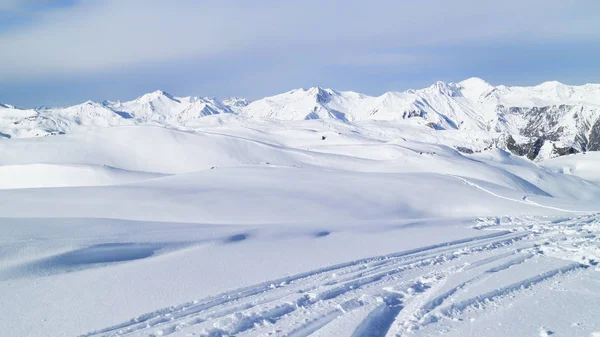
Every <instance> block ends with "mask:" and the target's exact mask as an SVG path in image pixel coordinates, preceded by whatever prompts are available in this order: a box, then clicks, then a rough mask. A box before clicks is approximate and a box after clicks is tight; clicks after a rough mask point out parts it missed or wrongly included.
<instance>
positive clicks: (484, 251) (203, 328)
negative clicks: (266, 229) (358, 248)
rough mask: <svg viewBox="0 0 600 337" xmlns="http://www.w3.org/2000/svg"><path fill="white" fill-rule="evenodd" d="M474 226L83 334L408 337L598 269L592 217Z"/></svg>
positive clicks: (597, 223)
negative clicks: (442, 239)
mask: <svg viewBox="0 0 600 337" xmlns="http://www.w3.org/2000/svg"><path fill="white" fill-rule="evenodd" d="M478 222H479V224H478V225H477V226H475V228H479V229H482V231H481V233H482V235H481V236H477V237H474V238H469V239H464V240H458V241H452V242H447V243H444V244H439V245H434V246H429V247H423V248H420V249H414V250H410V251H404V252H398V253H395V254H390V255H385V256H378V257H370V258H365V259H361V260H355V261H351V262H347V263H343V264H338V265H334V266H330V267H326V268H321V269H317V270H314V271H310V272H306V273H302V274H298V275H294V276H289V277H284V278H281V279H278V280H273V281H270V282H265V283H262V284H258V285H255V286H251V287H247V288H243V289H237V290H234V291H230V292H227V293H223V294H220V295H217V296H214V297H211V298H207V299H204V300H200V301H193V302H189V303H185V304H182V305H179V306H173V307H170V308H165V309H162V310H158V311H155V312H152V313H148V314H145V315H141V316H139V317H136V318H134V319H131V320H129V321H126V322H124V323H121V324H118V325H115V326H112V327H108V328H106V329H102V330H98V331H94V332H90V333H87V334H85V335H82V336H87V337H92V336H94V337H99V336H130V337H133V336H154V337H156V336H213V337H216V336H232V335H235V336H288V337H301V336H314V337H318V336H336V335H338V336H346V335H347V336H352V337H384V336H388V337H391V336H405V335H406V334H409V333H411V332H414V331H417V330H421V329H427V328H428V327H429V326H432V325H435V324H436V323H438V322H441V321H449V320H453V321H455V320H457V319H458V318H460V315H461V313H462V312H464V311H465V310H485V307H486V305H488V304H489V303H490V302H493V301H495V300H496V299H499V298H503V299H508V300H510V298H512V297H514V296H519V294H520V293H522V292H530V291H534V289H535V288H536V287H538V286H540V287H543V286H544V283H545V282H546V281H548V280H551V279H554V278H565V277H571V275H573V273H576V272H577V271H578V270H579V271H585V270H586V269H587V268H594V267H595V266H596V265H597V264H598V261H600V258H599V257H598V256H599V255H600V239H599V238H598V237H599V236H600V235H597V234H600V220H599V217H598V215H597V214H592V215H580V216H578V217H576V218H572V219H548V218H513V219H509V221H506V219H503V220H501V219H498V218H489V219H488V218H482V219H479V220H478ZM582 256H583V257H584V258H582Z"/></svg>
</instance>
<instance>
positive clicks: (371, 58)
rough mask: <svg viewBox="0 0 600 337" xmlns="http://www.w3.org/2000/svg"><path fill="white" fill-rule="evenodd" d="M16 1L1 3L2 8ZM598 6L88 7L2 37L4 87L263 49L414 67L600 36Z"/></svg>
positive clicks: (311, 2) (114, 3)
mask: <svg viewBox="0 0 600 337" xmlns="http://www.w3.org/2000/svg"><path fill="white" fill-rule="evenodd" d="M42 2H43V1H42ZM15 3H17V1H14V0H0V9H1V8H10V7H11V6H13V7H14V6H15ZM598 9H600V3H598V2H597V1H595V0H592V1H580V2H577V3H576V4H571V3H570V2H565V1H559V0H546V1H542V0H529V1H517V0H506V1H497V2H494V3H492V2H488V1H477V0H455V1H452V2H448V1H443V0H438V1H434V0H430V1H400V0H389V1H371V2H367V3H365V2H364V1H355V0H348V1H316V0H304V1H294V2H290V1H276V0H272V1H267V0H257V1H242V0H237V1H236V0H230V1H227V0H221V1H216V0H206V1H193V0H171V1H161V0H106V1H100V0H88V1H82V2H79V3H78V4H77V5H76V6H72V7H68V8H62V9H60V10H55V11H49V12H45V13H41V14H39V13H38V15H37V16H36V18H37V19H36V21H35V23H34V24H33V25H30V26H22V27H20V28H19V29H14V28H13V29H11V30H9V31H6V32H4V33H2V32H0V46H3V48H2V52H0V80H4V81H10V80H11V79H12V80H14V79H16V78H22V77H28V78H32V77H33V78H35V77H50V76H61V75H62V74H80V73H85V72H97V71H103V70H114V69H119V68H127V67H131V66H137V65H148V64H154V63H161V62H177V61H179V60H183V59H191V58H197V59H202V58H206V57H211V58H214V57H219V56H221V55H229V54H232V53H234V54H235V53H237V54H243V53H249V52H252V51H255V50H263V51H268V52H271V53H276V54H280V55H281V57H286V53H291V52H293V53H306V54H310V53H313V52H315V51H318V52H319V53H321V52H323V53H324V54H333V55H344V58H345V59H346V60H347V61H346V62H349V63H352V62H356V63H359V64H362V63H365V62H367V63H368V62H375V63H390V64H391V63H395V62H414V61H415V60H416V59H418V58H417V57H416V56H414V55H410V54H406V53H404V54H403V53H402V51H401V50H402V48H412V47H435V46H441V45H443V46H446V47H448V46H453V45H461V44H468V43H471V44H472V43H493V42H494V41H510V40H521V41H540V40H541V41H544V40H548V39H556V40H560V39H573V38H594V39H596V38H599V37H600V23H598V20H597V17H596V15H595V14H594V13H597V12H598V11H597V10H598ZM385 49H394V51H393V52H386V51H385ZM380 50H384V51H383V52H379V51H380ZM398 50H400V52H398ZM395 55H402V56H401V57H396V56H395ZM299 56H300V57H299ZM294 58H299V59H301V55H294Z"/></svg>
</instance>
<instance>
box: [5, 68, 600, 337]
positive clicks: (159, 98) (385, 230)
mask: <svg viewBox="0 0 600 337" xmlns="http://www.w3.org/2000/svg"><path fill="white" fill-rule="evenodd" d="M490 90H494V89H493V88H491V86H489V85H487V84H486V83H483V82H482V81H480V80H476V79H471V80H468V81H466V82H461V84H453V85H443V84H441V83H440V84H437V85H436V86H434V87H432V88H428V89H425V91H424V92H423V93H414V92H408V93H405V94H402V95H406V97H408V96H410V97H413V96H411V95H416V96H419V95H425V94H427V93H429V94H430V95H433V96H435V95H438V94H437V93H436V92H445V93H444V95H446V96H447V97H455V98H457V99H453V100H450V99H446V98H444V99H440V101H434V100H433V98H432V97H433V96H431V97H430V98H431V105H432V106H433V105H436V104H440V106H442V105H444V104H448V106H451V105H452V106H454V105H457V104H459V103H457V102H463V103H464V102H467V101H474V100H476V99H475V97H481V96H482V95H484V94H485V93H486V92H488V91H490ZM536 90H537V89H536ZM544 90H545V89H544ZM544 90H541V91H540V92H541V93H539V94H537V95H538V96H539V97H538V96H536V97H538V98H539V99H542V98H543V99H548V100H549V99H550V98H548V97H550V96H548V95H550V94H548V93H547V91H544ZM561 90H562V89H561ZM517 91H518V90H517V89H515V92H517ZM536 92H537V91H536ZM561 92H562V91H561ZM312 94H316V95H317V96H319V95H321V96H322V97H321V98H318V97H317V100H320V101H321V102H320V103H319V104H320V107H317V110H316V112H315V113H316V114H317V115H318V117H319V118H317V119H308V120H306V119H304V118H302V113H303V111H304V110H302V111H301V110H292V109H291V108H290V106H292V105H294V104H296V98H297V99H298V100H301V101H303V102H312V101H311V100H312V98H311V100H304V98H303V97H305V96H306V95H307V91H306V90H305V91H299V92H297V93H295V94H294V95H297V96H298V97H296V96H294V97H296V98H294V100H290V101H289V102H288V103H286V104H285V106H284V105H276V103H273V102H271V103H269V104H270V105H269V104H267V105H268V106H272V107H273V109H274V110H273V111H274V112H278V111H279V112H281V111H288V112H290V113H291V112H293V113H294V114H296V113H297V115H294V116H297V117H298V118H288V119H293V120H283V119H277V118H272V117H276V116H269V117H270V118H265V117H262V116H261V117H258V116H244V114H245V113H247V112H248V111H251V110H252V109H255V108H254V107H253V106H252V105H253V104H254V105H255V106H257V105H256V104H257V103H256V102H254V103H250V104H249V105H248V106H247V107H246V102H244V101H243V100H239V99H232V100H229V101H228V104H223V106H225V108H228V109H230V110H231V111H229V112H226V113H218V114H210V113H208V110H205V109H208V108H207V107H208V106H210V104H213V103H210V101H209V100H204V99H203V100H196V101H195V102H199V103H198V105H197V106H196V108H195V109H196V110H188V112H189V114H177V115H176V116H179V117H181V119H178V118H179V117H173V116H174V115H172V114H171V113H170V112H169V111H173V109H175V110H177V109H179V108H181V107H182V106H186V105H187V103H189V102H191V101H193V100H194V99H192V98H190V99H189V102H188V100H186V99H182V98H177V97H172V96H170V95H168V94H166V93H163V92H157V93H153V94H152V95H149V96H146V97H144V96H143V97H141V98H139V99H137V100H136V102H133V103H131V102H123V103H110V102H105V103H102V104H99V105H95V104H94V103H90V106H92V107H93V108H94V109H95V111H96V112H97V114H96V115H93V116H91V115H87V114H78V113H79V112H81V111H84V110H85V109H87V105H86V106H84V108H85V109H83V108H82V109H83V110H77V109H75V110H73V111H71V112H69V113H65V114H63V115H61V116H63V117H61V118H62V119H61V118H58V117H56V116H58V115H57V114H56V113H55V112H53V111H50V110H44V111H42V110H29V111H27V114H29V116H30V117H33V118H30V119H27V123H34V124H35V123H37V122H39V121H42V119H39V118H40V117H39V116H41V115H44V116H46V117H47V119H43V121H44V122H43V123H49V124H43V125H44V126H43V127H40V130H42V129H43V130H46V131H47V132H48V134H50V133H52V132H55V131H56V130H55V131H51V129H47V128H46V127H49V125H63V126H64V127H65V129H64V130H66V132H65V133H66V134H60V135H52V136H49V137H20V136H19V135H25V133H23V134H19V133H18V132H25V131H26V130H29V131H27V132H37V131H35V128H33V129H26V128H25V129H19V130H20V131H18V132H16V131H15V132H13V131H14V130H13V131H10V132H12V133H11V135H13V136H14V137H12V138H9V139H3V140H2V141H0V214H1V216H2V217H1V218H0V243H1V244H0V302H1V303H2V305H1V306H0V327H1V328H2V333H3V335H4V336H44V337H48V336H50V337H52V336H166V335H170V336H190V335H192V336H211V337H215V336H232V335H236V336H265V335H270V336H354V337H366V336H439V335H449V336H468V335H469V334H471V335H486V336H505V335H506V334H507V333H510V334H511V335H515V336H531V335H533V336H535V335H544V334H545V335H552V334H556V336H560V335H563V336H593V334H595V333H598V332H600V319H599V317H600V315H598V314H597V313H598V312H599V310H600V307H599V306H598V296H597V291H595V289H597V287H598V275H599V274H598V273H599V272H600V271H599V269H598V261H600V242H599V240H598V238H599V237H600V227H599V224H600V217H599V215H598V214H600V206H599V205H600V203H599V202H598V201H599V200H600V184H598V180H597V179H598V177H597V174H596V172H597V170H596V168H597V165H596V163H597V162H598V160H600V158H597V157H598V156H596V153H594V152H587V153H585V154H577V155H569V156H562V157H560V158H555V159H551V160H546V161H541V162H533V161H531V160H529V159H527V158H523V157H522V156H517V155H514V154H511V153H510V152H509V151H506V150H503V149H501V148H499V147H496V146H495V145H497V142H496V141H497V140H496V139H494V137H493V136H492V134H491V133H490V132H489V131H488V130H487V129H481V128H479V125H480V123H482V122H485V120H486V118H487V117H486V116H485V115H482V114H474V113H472V112H473V111H471V110H468V109H467V108H464V110H460V113H459V110H458V108H457V109H456V110H455V112H456V116H462V117H460V118H464V119H463V120H464V121H465V122H464V123H462V124H460V123H458V124H456V125H457V126H458V128H457V129H453V128H448V129H446V130H440V128H439V127H431V126H427V125H426V124H424V123H425V122H429V121H428V120H427V119H425V118H424V117H411V118H409V119H407V120H402V119H400V120H375V119H363V120H358V119H351V118H350V117H349V116H358V115H355V113H356V114H358V111H361V110H360V109H361V108H359V104H357V105H356V110H352V109H354V108H352V109H350V110H344V109H342V108H343V107H344V106H347V105H346V104H349V103H348V102H349V101H351V100H368V98H367V97H365V96H364V95H359V94H345V93H338V92H335V91H328V90H316V93H312ZM312 94H311V95H312ZM429 94H428V95H429ZM338 95H339V96H340V97H341V96H343V99H342V98H340V97H337V96H338ZM402 95H400V98H398V97H390V98H389V99H390V100H391V101H395V100H396V99H401V100H404V99H405V98H406V97H405V96H402ZM440 95H441V94H440ZM459 95H461V96H459ZM561 95H562V96H560V99H563V98H565V97H566V96H564V95H563V94H561ZM419 97H420V96H419ZM569 97H571V98H569V99H572V100H576V99H581V100H583V99H584V97H583V96H581V97H580V96H576V95H571V96H569ZM458 98H460V99H458ZM585 99H586V100H591V99H590V98H585ZM278 100H279V99H278ZM209 103H210V104H209ZM484 103H485V102H483V103H481V104H484ZM203 104H205V105H204V106H201V105H203ZM217 104H221V103H219V102H217V101H215V102H214V106H217ZM265 104H266V103H265ZM303 104H304V103H303ZM307 104H308V103H307ZM382 104H384V103H382ZM394 104H396V103H394ZM394 104H391V105H389V106H392V105H394ZM461 104H462V103H461ZM465 104H466V103H465ZM117 105H118V106H119V107H120V108H119V109H118V111H117V110H113V107H114V106H117ZM267 105H265V106H267ZM382 106H383V105H382ZM465 106H466V105H465ZM150 107H152V109H154V110H153V112H152V113H150V114H148V115H144V114H143V111H147V109H150ZM225 108H223V109H225ZM288 108H289V109H288ZM0 109H5V110H10V113H11V114H12V113H16V114H17V115H18V113H20V112H17V110H16V109H15V108H13V107H10V106H6V105H5V106H3V107H1V108H0ZM136 109H140V110H139V111H141V112H135V111H134V110H136ZM211 109H212V108H211ZM214 109H215V111H216V108H214ZM265 109H267V108H265ZM286 109H288V110H286ZM381 109H383V108H381ZM461 109H462V108H461ZM127 110H129V112H128V111H127ZM259 110H260V109H259ZM111 111H113V112H111ZM181 111H183V110H181ZM379 111H380V112H382V113H383V110H379ZM286 113H287V112H286ZM338 113H343V114H344V116H346V120H343V119H342V118H339V117H340V115H336V114H338ZM389 113H390V114H391V113H392V110H389ZM11 116H12V117H10V120H15V118H16V119H18V118H19V117H18V116H17V117H14V115H11ZM36 116H38V117H36ZM73 116H77V117H73ZM336 116H337V117H336ZM440 116H441V115H440ZM445 116H446V115H445ZM456 116H455V117H456ZM478 116H479V117H478ZM482 116H483V117H482ZM446 117H447V116H446ZM480 117H481V118H480ZM3 118H4V117H3ZM7 118H8V117H7ZM75 118H79V121H80V122H81V124H77V123H75V124H70V122H65V121H69V120H71V119H73V120H75ZM87 118H90V119H87ZM96 118H97V119H96ZM440 118H442V117H440ZM453 118H454V117H453ZM456 118H457V119H456V120H458V119H460V118H459V117H456ZM92 120H93V121H95V122H93V123H92V122H90V121H92ZM177 120H181V121H183V120H185V121H186V122H185V123H184V122H176V121H177ZM411 120H412V121H411ZM419 120H420V121H419ZM99 121H106V122H107V124H100V122H99ZM415 121H417V122H415ZM63 122H64V124H61V123H63ZM421 122H422V123H421ZM438 122H439V123H438ZM438 122H435V123H437V125H438V126H444V125H446V124H443V123H445V122H447V120H446V119H443V118H442V119H440V120H438ZM20 123H25V121H22V122H20ZM52 123H54V124H52ZM183 124H185V125H183ZM17 125H21V124H17ZM32 125H33V124H32ZM36 125H38V124H36ZM39 125H42V124H39ZM39 125H38V126H39ZM75 125H79V126H75ZM449 125H450V124H448V126H449ZM67 126H68V127H67ZM467 126H468V127H473V128H474V129H472V130H470V131H469V132H463V131H464V130H466V128H467ZM36 127H37V126H36ZM462 127H464V128H465V129H463V128H462ZM3 130H4V129H3ZM32 130H33V131H32ZM2 132H4V131H2ZM465 148H468V149H471V150H475V151H473V152H474V153H467V152H469V151H466V150H465ZM459 150H460V151H459ZM557 307H558V308H561V310H557V309H556V308H557Z"/></svg>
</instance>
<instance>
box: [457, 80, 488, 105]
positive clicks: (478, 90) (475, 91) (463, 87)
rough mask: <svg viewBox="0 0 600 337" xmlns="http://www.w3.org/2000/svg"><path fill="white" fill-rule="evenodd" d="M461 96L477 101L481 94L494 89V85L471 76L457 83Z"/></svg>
mask: <svg viewBox="0 0 600 337" xmlns="http://www.w3.org/2000/svg"><path fill="white" fill-rule="evenodd" d="M457 85H458V87H459V88H460V91H461V93H462V96H464V97H466V98H468V99H471V100H473V101H478V100H479V99H480V97H481V96H483V95H485V94H486V93H489V92H490V91H492V90H493V89H494V86H492V85H491V84H489V83H488V82H486V81H484V80H482V79H481V78H478V77H471V78H468V79H466V80H464V81H460V82H458V83H457Z"/></svg>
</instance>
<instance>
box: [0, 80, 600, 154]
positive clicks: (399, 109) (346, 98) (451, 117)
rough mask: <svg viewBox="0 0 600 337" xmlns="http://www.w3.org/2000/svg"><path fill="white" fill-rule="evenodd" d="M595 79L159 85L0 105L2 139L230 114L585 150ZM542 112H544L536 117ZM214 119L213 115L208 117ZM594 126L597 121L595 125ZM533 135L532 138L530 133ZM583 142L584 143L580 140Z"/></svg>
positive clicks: (179, 123)
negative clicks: (375, 85)
mask: <svg viewBox="0 0 600 337" xmlns="http://www.w3.org/2000/svg"><path fill="white" fill-rule="evenodd" d="M598 97H600V85H596V84H586V85H583V86H568V85H565V84H561V83H558V82H545V83H542V84H540V85H537V86H532V87H506V86H502V85H500V86H493V85H491V84H489V83H487V82H485V81H484V80H482V79H479V78H469V79H466V80H464V81H461V82H458V83H445V82H441V81H438V82H436V83H434V84H433V85H431V86H430V87H428V88H424V89H420V90H407V91H405V92H386V93H384V94H382V95H380V96H369V95H364V94H361V93H357V92H352V91H336V90H333V89H326V88H320V87H313V88H309V89H295V90H291V91H289V92H286V93H282V94H278V95H274V96H270V97H265V98H262V99H258V100H256V101H253V102H248V101H247V100H245V99H243V98H229V99H225V100H218V99H215V98H211V97H200V96H190V97H177V96H173V95H171V94H169V93H166V92H164V91H161V90H157V91H154V92H151V93H148V94H145V95H142V96H140V97H138V98H136V99H133V100H131V101H125V102H120V101H119V102H112V101H104V102H102V103H96V102H91V101H88V102H84V103H82V104H79V105H75V106H72V107H66V108H39V109H33V110H22V109H18V108H15V107H13V106H10V105H1V106H0V137H2V138H10V137H13V138H26V137H41V136H50V135H56V134H62V133H77V132H85V131H89V130H93V129H98V128H108V127H115V126H134V125H153V126H161V127H169V128H186V127H194V126H195V125H197V124H203V123H206V121H204V119H206V118H207V117H213V116H219V117H221V116H223V115H235V116H237V117H240V118H241V119H243V120H249V123H253V122H257V121H263V120H265V119H275V120H278V121H301V120H312V119H319V120H335V121H343V122H346V123H349V124H354V123H356V124H362V122H372V121H380V122H387V123H383V124H388V125H390V126H395V125H398V124H400V125H405V126H417V127H422V128H433V129H436V130H448V131H451V132H452V133H453V134H454V135H453V136H452V137H453V138H455V139H465V138H469V137H470V134H471V133H474V132H476V133H480V134H482V135H484V136H483V137H481V138H483V139H479V140H477V141H474V142H473V144H472V146H471V150H478V149H481V148H488V147H489V146H490V144H495V145H498V146H500V147H503V146H504V145H503V144H501V143H502V139H505V138H506V136H507V135H511V136H512V137H513V138H515V139H519V140H520V141H521V142H525V143H527V142H528V141H530V140H529V138H531V137H534V138H535V137H536V135H537V137H539V136H540V135H541V134H544V135H551V136H549V137H546V138H547V139H546V144H545V145H546V147H545V150H544V151H542V154H541V156H540V159H547V158H550V157H553V156H556V154H554V153H553V151H552V149H553V147H552V146H556V147H558V148H563V147H573V148H575V149H577V150H582V149H585V148H586V144H584V143H585V142H587V141H585V142H584V141H583V140H582V139H587V138H588V137H589V135H590V132H591V129H592V128H593V127H594V125H596V123H597V121H598V120H600V99H598ZM540 111H542V112H543V113H544V114H545V115H540V114H539V112H540ZM213 121H214V119H213ZM598 125H600V124H598ZM534 140H535V139H534ZM582 142H583V143H582Z"/></svg>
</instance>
